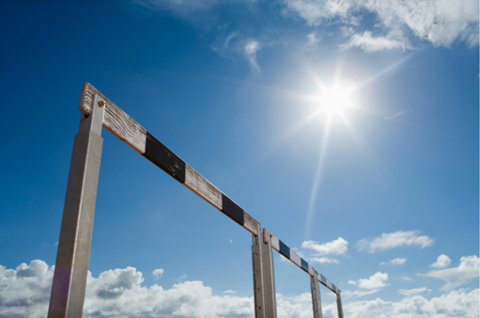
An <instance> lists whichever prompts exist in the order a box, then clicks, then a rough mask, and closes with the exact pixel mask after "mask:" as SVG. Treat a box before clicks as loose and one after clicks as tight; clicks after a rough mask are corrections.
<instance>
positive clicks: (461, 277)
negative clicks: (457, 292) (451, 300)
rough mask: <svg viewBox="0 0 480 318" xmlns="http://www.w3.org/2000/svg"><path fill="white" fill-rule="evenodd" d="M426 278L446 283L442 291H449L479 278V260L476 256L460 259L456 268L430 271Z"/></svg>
mask: <svg viewBox="0 0 480 318" xmlns="http://www.w3.org/2000/svg"><path fill="white" fill-rule="evenodd" d="M426 276H428V277H433V278H437V279H441V280H443V281H445V282H446V284H445V285H444V286H443V287H442V289H443V290H451V289H453V288H457V287H459V286H462V285H464V284H467V283H468V282H470V281H471V280H472V279H474V278H478V276H479V258H478V256H476V255H472V256H464V257H462V258H460V265H459V266H458V267H452V268H446V269H440V270H432V271H430V272H428V273H427V274H426Z"/></svg>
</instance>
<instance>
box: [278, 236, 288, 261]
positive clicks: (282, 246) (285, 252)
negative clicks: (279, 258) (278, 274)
mask: <svg viewBox="0 0 480 318" xmlns="http://www.w3.org/2000/svg"><path fill="white" fill-rule="evenodd" d="M278 242H279V245H280V254H282V255H283V256H285V257H286V258H288V259H290V248H289V247H288V246H287V245H286V244H285V243H283V242H282V241H281V240H278Z"/></svg>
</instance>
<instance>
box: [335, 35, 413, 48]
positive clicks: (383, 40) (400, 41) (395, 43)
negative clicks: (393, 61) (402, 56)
mask: <svg viewBox="0 0 480 318" xmlns="http://www.w3.org/2000/svg"><path fill="white" fill-rule="evenodd" d="M353 47H358V48H360V49H362V50H364V51H365V52H376V51H385V50H402V51H405V49H407V48H411V46H410V44H409V43H408V42H406V39H405V38H402V37H397V38H395V37H391V36H388V35H387V36H372V32H370V31H365V32H363V33H361V34H360V33H357V34H354V35H352V37H351V38H350V40H349V41H348V42H347V43H345V44H342V45H340V49H341V50H348V49H351V48H353Z"/></svg>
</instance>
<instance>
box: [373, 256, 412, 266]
mask: <svg viewBox="0 0 480 318" xmlns="http://www.w3.org/2000/svg"><path fill="white" fill-rule="evenodd" d="M406 261H407V259H406V258H401V257H397V258H395V259H392V260H391V261H389V262H381V263H380V265H403V264H405V262H406Z"/></svg>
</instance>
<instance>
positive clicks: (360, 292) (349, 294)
mask: <svg viewBox="0 0 480 318" xmlns="http://www.w3.org/2000/svg"><path fill="white" fill-rule="evenodd" d="M379 290H380V289H367V290H365V289H360V290H355V291H351V290H344V291H342V295H343V296H345V297H352V296H355V297H362V296H367V295H371V294H375V293H377V292H378V291H379Z"/></svg>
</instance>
